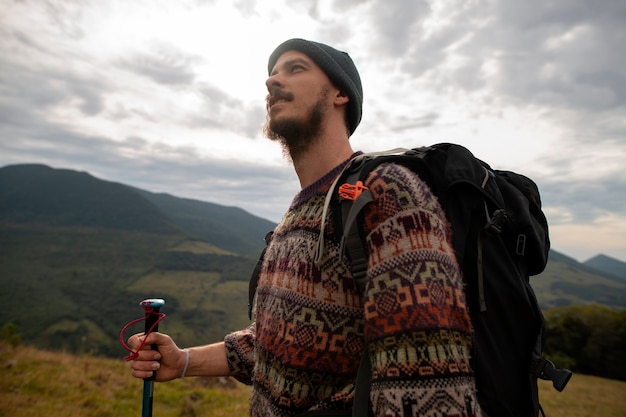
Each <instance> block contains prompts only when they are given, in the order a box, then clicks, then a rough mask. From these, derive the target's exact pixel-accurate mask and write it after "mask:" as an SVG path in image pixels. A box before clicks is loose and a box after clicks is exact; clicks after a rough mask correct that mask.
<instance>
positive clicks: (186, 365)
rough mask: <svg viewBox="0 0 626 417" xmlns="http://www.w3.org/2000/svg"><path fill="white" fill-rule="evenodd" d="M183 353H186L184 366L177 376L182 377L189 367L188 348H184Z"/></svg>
mask: <svg viewBox="0 0 626 417" xmlns="http://www.w3.org/2000/svg"><path fill="white" fill-rule="evenodd" d="M185 354H186V355H187V356H186V358H185V367H184V368H183V372H181V373H180V376H179V378H184V377H185V374H186V373H187V368H188V367H189V349H185Z"/></svg>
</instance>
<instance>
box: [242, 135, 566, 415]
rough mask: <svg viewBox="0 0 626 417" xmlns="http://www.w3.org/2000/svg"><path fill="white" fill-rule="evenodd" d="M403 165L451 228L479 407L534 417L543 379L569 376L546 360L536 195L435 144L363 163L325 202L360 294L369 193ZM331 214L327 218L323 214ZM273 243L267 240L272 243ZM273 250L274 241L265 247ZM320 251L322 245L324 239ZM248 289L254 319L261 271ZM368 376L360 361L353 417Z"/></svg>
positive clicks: (354, 165)
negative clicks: (385, 167)
mask: <svg viewBox="0 0 626 417" xmlns="http://www.w3.org/2000/svg"><path fill="white" fill-rule="evenodd" d="M389 162H391V163H396V164H401V165H404V166H406V167H408V168H410V169H412V170H413V171H415V172H416V173H418V174H419V176H420V178H421V179H422V180H423V181H425V182H426V183H427V184H428V185H429V187H430V188H431V189H432V191H433V193H434V194H435V195H436V196H437V197H438V199H439V201H440V203H441V205H442V207H443V208H444V210H445V212H446V216H447V218H448V220H449V221H450V223H451V225H452V230H453V245H454V250H455V252H456V256H457V259H458V262H459V264H460V265H461V268H462V271H463V276H464V281H465V287H466V298H467V304H468V308H469V312H470V317H471V321H472V325H473V327H474V342H473V348H472V368H473V369H474V372H475V378H476V385H477V389H478V401H479V403H480V405H481V407H482V409H483V411H484V413H485V415H486V416H489V417H509V416H519V417H536V416H538V415H539V412H540V411H541V412H542V414H543V410H541V406H540V405H539V398H538V388H537V379H538V378H541V379H547V380H551V381H552V383H553V385H554V387H555V388H556V389H557V390H559V391H562V390H563V389H564V388H565V385H567V383H568V381H569V379H570V377H571V375H572V373H571V372H570V371H569V370H559V369H556V368H555V366H554V364H552V362H550V361H549V360H546V359H544V358H543V357H542V356H541V352H542V338H543V332H544V322H543V314H542V312H541V309H540V308H539V305H538V303H537V299H536V297H535V293H534V291H533V289H532V288H531V286H530V284H529V276H530V275H536V274H539V273H540V272H541V271H543V269H544V268H545V266H546V263H547V259H548V251H549V248H550V241H549V238H548V225H547V221H546V218H545V216H544V215H543V212H542V211H541V201H540V198H539V191H538V189H537V186H536V185H535V183H534V182H533V181H531V180H530V179H528V178H526V177H524V176H522V175H519V174H515V173H513V172H509V171H497V170H492V169H491V168H490V167H489V165H487V164H486V163H484V162H482V161H480V160H479V159H477V158H475V157H474V156H473V155H472V154H471V153H470V152H469V151H468V150H467V149H466V148H464V147H462V146H459V145H453V144H437V145H433V146H429V147H422V148H415V149H411V150H404V149H402V150H394V151H389V152H383V153H373V154H362V155H359V156H357V157H356V158H354V159H353V160H352V161H351V162H350V163H349V164H348V166H347V167H346V169H344V171H343V173H342V174H341V175H340V176H339V177H338V178H337V180H336V181H335V183H334V184H333V186H332V187H331V189H330V190H329V192H328V196H327V198H326V201H327V203H326V204H327V208H329V209H330V210H331V213H341V215H332V216H331V217H332V221H333V222H334V227H335V230H336V231H337V232H336V233H337V234H338V235H341V245H342V253H343V251H344V250H345V253H346V255H347V256H348V258H349V259H350V264H351V269H352V273H353V277H354V279H355V280H356V283H357V286H358V288H359V289H360V291H363V288H364V286H365V278H366V272H367V262H368V259H367V257H368V252H367V250H366V247H365V240H364V239H365V236H364V232H363V230H362V229H361V227H359V224H362V223H363V222H362V220H363V219H362V218H359V217H360V215H361V210H362V209H363V207H365V206H366V205H367V203H369V202H370V201H372V195H371V194H370V192H369V190H367V189H365V188H364V187H363V186H362V184H363V182H365V180H366V178H367V176H368V175H369V173H370V172H371V171H372V170H373V169H374V168H375V167H376V166H377V165H379V164H381V163H389ZM325 210H326V209H325ZM270 238H271V234H268V236H267V237H266V241H269V239H270ZM268 243H269V242H268ZM320 248H321V249H320V250H322V251H323V240H322V238H320ZM263 255H264V253H263V254H262V255H261V259H260V260H259V264H258V265H257V269H255V272H254V273H253V276H252V279H251V281H250V287H249V306H248V307H249V314H250V315H251V308H252V300H253V297H254V293H255V291H256V281H257V279H258V267H259V266H260V264H261V263H262V260H263ZM370 378H371V368H370V363H369V356H368V355H363V359H362V361H361V365H360V367H359V371H358V374H357V380H356V392H355V398H354V405H353V410H352V416H354V417H365V416H367V415H368V414H369V412H370V411H369V391H370Z"/></svg>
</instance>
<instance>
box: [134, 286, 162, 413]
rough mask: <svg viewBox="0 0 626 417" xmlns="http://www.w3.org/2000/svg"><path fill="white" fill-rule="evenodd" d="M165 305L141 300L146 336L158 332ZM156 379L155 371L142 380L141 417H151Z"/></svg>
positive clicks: (154, 299) (155, 346) (150, 300)
mask: <svg viewBox="0 0 626 417" xmlns="http://www.w3.org/2000/svg"><path fill="white" fill-rule="evenodd" d="M164 304H165V301H164V300H162V299H160V298H151V299H147V300H143V301H142V302H141V303H140V305H141V306H142V307H143V309H144V311H145V312H146V325H145V327H144V332H145V334H146V335H147V334H148V333H149V332H156V331H158V330H159V309H160V308H161V307H162V306H163V305H164ZM151 348H152V350H157V345H154V344H153V345H152V346H151ZM155 378H156V371H154V372H153V373H152V376H151V377H150V378H144V379H143V404H142V410H141V417H152V403H153V400H154V379H155Z"/></svg>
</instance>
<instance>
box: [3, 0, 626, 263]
mask: <svg viewBox="0 0 626 417" xmlns="http://www.w3.org/2000/svg"><path fill="white" fill-rule="evenodd" d="M270 3H271V4H270ZM625 15H626V4H625V3H624V2H623V1H621V0H599V1H598V2H595V3H590V2H588V1H586V0H585V1H583V0H556V1H551V2H545V1H540V0H530V1H528V2H515V1H513V0H500V1H497V2H492V1H486V0H476V1H472V2H465V1H461V0H437V1H422V0H420V1H411V2H407V1H401V0H370V1H367V2H363V1H360V0H347V1H339V0H329V1H314V2H308V3H306V4H305V3H302V2H281V1H279V2H259V1H254V2H246V1H237V2H234V3H224V2H217V1H201V0H188V1H183V2H176V3H173V2H168V1H156V2H154V1H150V2H148V1H137V2H121V1H120V2H113V3H110V2H66V1H60V0H47V1H42V2H16V1H13V2H4V3H3V13H2V14H0V164H1V165H6V164H12V163H22V162H23V163H27V162H42V163H48V164H49V165H52V166H55V167H59V168H70V169H79V170H82V171H88V172H90V173H92V174H94V175H96V176H98V177H100V178H103V179H108V180H113V181H118V182H122V183H126V184H130V185H134V186H138V187H140V188H145V189H147V190H150V191H158V192H169V193H171V194H174V195H180V196H182V197H188V198H198V199H202V200H207V201H212V202H216V203H218V204H226V205H235V206H239V207H243V208H245V209H247V210H248V211H251V212H254V213H255V214H258V215H262V216H264V217H266V218H269V219H271V220H278V218H279V217H280V216H281V214H282V212H283V211H284V209H285V208H286V206H287V205H288V204H289V202H290V201H291V198H292V196H293V195H294V194H295V193H297V192H298V181H297V178H296V176H295V174H294V173H293V169H292V167H290V166H288V165H287V164H285V163H284V161H281V157H280V150H278V149H277V147H276V146H275V144H273V143H270V142H269V141H266V140H264V139H261V136H262V135H261V127H262V124H263V123H264V121H265V107H264V102H263V99H264V95H265V93H266V91H265V88H264V85H263V81H264V80H265V76H266V74H265V63H266V59H267V54H269V53H270V52H271V50H272V49H273V47H275V46H276V45H277V44H278V43H280V42H282V41H283V40H285V39H287V38H290V37H304V38H309V39H316V40H320V41H322V42H327V43H330V44H332V45H335V46H337V47H338V48H339V49H342V50H345V51H348V52H349V53H350V55H351V56H352V57H353V59H354V60H355V62H356V63H357V66H358V67H359V70H360V72H361V77H362V79H363V84H364V93H365V102H364V107H363V109H364V118H363V122H362V123H361V125H360V127H359V129H358V130H357V132H356V134H355V136H354V137H353V139H352V143H353V146H354V147H355V148H360V149H364V150H380V149H383V148H391V147H396V146H404V147H407V146H410V147H414V146H419V145H424V144H428V143H433V142H441V141H453V142H458V143H461V144H463V145H466V146H468V147H469V148H470V149H472V151H473V152H474V153H475V154H477V155H478V156H479V157H481V158H483V159H485V160H487V161H488V162H490V163H491V164H492V166H494V167H495V168H498V169H513V170H516V171H518V172H521V173H524V174H526V175H529V176H531V177H532V178H533V179H535V180H536V182H537V183H538V184H539V186H540V190H541V192H542V196H543V201H544V207H545V209H546V212H547V213H548V217H549V220H550V222H551V224H552V225H553V226H554V227H553V230H554V232H553V233H554V241H555V242H559V244H563V245H564V247H565V245H566V244H568V242H577V244H576V246H577V249H575V250H576V251H577V253H576V254H574V253H568V254H570V255H575V256H578V257H585V256H586V255H588V257H590V256H592V255H593V254H595V253H590V252H589V251H591V250H594V251H595V250H598V251H600V250H601V249H602V247H601V242H602V238H603V237H604V238H605V240H606V241H607V242H609V241H610V242H612V243H611V246H610V247H611V248H613V249H611V250H614V252H612V254H613V255H614V256H615V253H623V256H622V259H624V258H625V257H626V252H623V251H624V250H625V249H623V248H624V247H625V246H626V244H623V243H621V244H620V243H619V234H616V233H614V232H613V233H610V231H611V230H613V231H615V230H623V228H624V227H626V226H624V224H626V214H625V212H624V210H625V207H626V202H625V201H624V197H623V195H625V194H626V174H624V172H625V171H624V169H623V161H622V160H623V157H624V155H626V142H624V138H625V137H626V125H625V124H624V114H626V55H625V54H623V53H619V51H621V50H622V49H623V45H624V43H625V41H626V25H623V20H624V19H623V17H624V16H625ZM590 230H597V231H598V233H599V235H598V239H597V242H596V243H595V244H594V246H593V249H587V248H586V247H585V244H584V242H583V241H584V238H582V237H579V236H572V234H573V233H577V232H580V231H585V233H588V232H589V231H590ZM622 242H623V238H622ZM590 247H591V246H590ZM607 247H608V246H607ZM567 248H568V250H570V248H571V245H569V246H567ZM615 248H617V249H615ZM619 248H622V249H619ZM556 249H557V250H558V249H559V248H558V247H556ZM571 250H572V252H573V251H574V248H571ZM615 251H616V252H615ZM619 251H622V252H619Z"/></svg>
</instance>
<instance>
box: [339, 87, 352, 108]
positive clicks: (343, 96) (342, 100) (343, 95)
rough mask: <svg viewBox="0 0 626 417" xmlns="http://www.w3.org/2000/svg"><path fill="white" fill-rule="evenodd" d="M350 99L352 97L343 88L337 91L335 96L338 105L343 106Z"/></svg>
mask: <svg viewBox="0 0 626 417" xmlns="http://www.w3.org/2000/svg"><path fill="white" fill-rule="evenodd" d="M349 101H350V97H348V95H347V94H346V93H345V92H343V91H341V90H338V91H337V95H336V96H335V104H336V105H338V106H341V105H343V104H346V103H347V102H349Z"/></svg>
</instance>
